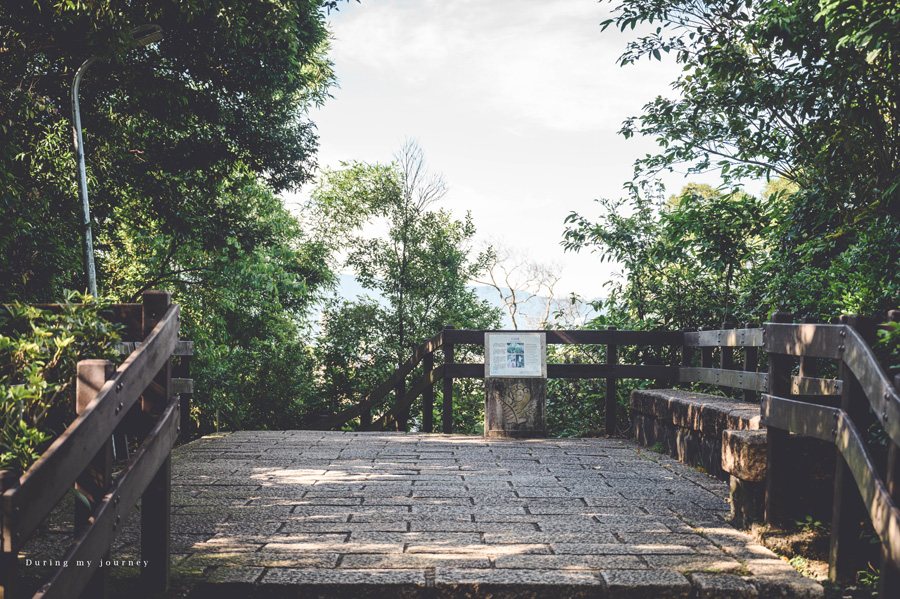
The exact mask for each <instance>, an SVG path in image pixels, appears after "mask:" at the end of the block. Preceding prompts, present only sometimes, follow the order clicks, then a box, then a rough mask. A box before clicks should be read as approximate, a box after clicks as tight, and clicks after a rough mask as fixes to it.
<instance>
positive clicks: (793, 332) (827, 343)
mask: <svg viewBox="0 0 900 599" xmlns="http://www.w3.org/2000/svg"><path fill="white" fill-rule="evenodd" d="M845 328H846V327H844V325H840V324H791V323H774V322H767V323H766V324H765V326H764V330H765V339H766V343H765V348H766V351H767V352H769V353H770V354H785V355H789V356H809V357H812V358H828V359H831V360H840V359H841V358H842V357H843V356H842V353H843V350H842V349H841V347H842V346H843V343H844V341H843V340H844V336H842V335H841V332H843V331H844V330H845Z"/></svg>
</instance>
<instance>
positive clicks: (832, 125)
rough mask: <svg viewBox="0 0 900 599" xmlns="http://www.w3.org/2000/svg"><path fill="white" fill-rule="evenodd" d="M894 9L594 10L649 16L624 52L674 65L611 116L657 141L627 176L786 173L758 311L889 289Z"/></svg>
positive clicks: (897, 180) (894, 232) (896, 189)
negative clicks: (650, 94) (641, 101)
mask: <svg viewBox="0 0 900 599" xmlns="http://www.w3.org/2000/svg"><path fill="white" fill-rule="evenodd" d="M820 4H821V5H820ZM857 17H860V18H859V19H857ZM896 19H897V10H896V6H895V3H892V2H883V1H881V0H872V1H868V2H863V3H857V2H845V1H844V0H833V1H825V2H822V3H819V2H817V1H813V0H798V1H794V2H789V3H784V2H781V1H778V0H742V1H734V0H712V1H710V2H703V3H696V2H685V1H681V0H663V1H661V2H652V3H646V2H641V1H638V0H624V1H622V2H619V3H618V6H617V8H616V14H615V16H614V17H613V18H612V19H610V20H608V21H606V22H605V23H604V27H608V26H616V27H618V28H620V29H625V28H629V27H631V28H634V27H635V26H636V25H637V24H638V23H647V24H650V23H652V24H654V25H656V27H655V28H654V29H653V30H651V32H650V33H649V34H647V35H643V36H641V37H640V38H639V39H637V40H636V41H634V42H633V43H631V44H629V46H628V47H627V49H626V51H625V53H624V54H623V55H622V57H621V58H620V62H621V64H623V65H627V64H630V63H633V62H635V61H636V60H638V59H640V58H642V57H651V58H661V56H662V54H663V53H665V52H670V53H673V54H674V55H675V57H676V60H677V61H678V62H679V63H680V64H682V65H683V71H682V75H681V76H680V77H679V78H678V79H677V80H676V81H675V82H674V83H673V89H674V92H675V93H674V95H673V96H672V97H659V98H657V99H655V100H654V101H652V102H651V103H649V104H648V105H646V106H645V107H644V110H643V114H641V115H640V116H638V117H635V118H631V119H628V120H627V121H626V122H625V124H624V126H623V128H622V131H621V133H622V134H624V135H625V136H631V135H634V134H638V133H640V134H644V135H651V136H654V137H655V138H656V139H657V141H658V143H659V144H660V150H659V152H657V153H655V154H651V155H648V156H647V157H645V158H643V159H640V160H639V161H638V162H637V163H636V167H635V168H636V172H635V176H636V178H637V179H641V178H643V177H648V176H653V175H654V174H655V173H657V172H659V171H661V170H666V169H673V168H674V167H675V166H676V165H678V164H686V165H687V166H688V170H689V172H701V171H706V170H709V169H712V168H717V169H718V170H719V171H720V173H721V174H722V176H723V178H724V180H725V181H726V182H736V181H739V180H740V179H741V178H744V177H748V176H749V177H783V178H784V179H786V180H788V181H790V182H791V183H793V184H795V185H796V186H797V188H798V191H797V192H796V193H793V194H790V195H782V196H780V197H779V198H778V199H777V201H773V202H770V203H769V206H768V209H769V210H770V211H771V212H772V214H777V215H778V217H779V218H778V219H776V222H777V223H778V226H777V227H775V228H773V229H772V230H771V239H772V241H773V243H772V251H771V253H770V259H771V262H770V263H769V264H768V265H767V266H766V268H767V269H768V271H769V272H771V273H773V274H774V276H771V277H769V278H768V280H767V281H766V282H765V289H762V290H760V293H759V294H758V295H759V297H760V298H761V299H762V301H763V302H764V305H759V306H758V308H760V309H761V310H771V309H777V308H783V309H788V310H792V311H796V312H799V313H801V314H808V315H817V316H827V317H831V316H834V315H836V313H840V312H842V311H864V312H875V311H881V310H883V309H885V308H886V307H890V306H891V305H894V304H896V303H897V302H898V301H900V275H898V274H897V270H896V269H895V268H892V267H891V266H889V265H890V264H894V263H896V261H897V260H898V259H900V244H898V240H900V219H898V216H897V215H898V214H900V209H898V202H900V127H898V122H900V121H898V119H900V88H898V86H897V85H896V82H897V81H898V76H900V62H898V61H897V54H896V47H895V46H896V36H895V35H893V34H892V31H894V30H892V29H891V25H892V24H893V23H895V22H896ZM864 255H873V256H876V260H877V267H876V268H870V267H869V263H867V262H865V261H864V260H862V259H861V257H862V256H864ZM859 270H864V271H865V274H864V275H862V276H860V274H859Z"/></svg>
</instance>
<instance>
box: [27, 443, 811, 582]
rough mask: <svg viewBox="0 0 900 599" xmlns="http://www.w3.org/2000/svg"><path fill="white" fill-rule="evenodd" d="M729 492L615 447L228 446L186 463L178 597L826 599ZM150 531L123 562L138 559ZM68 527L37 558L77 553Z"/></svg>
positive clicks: (656, 457) (199, 446) (132, 521)
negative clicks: (738, 510) (733, 512)
mask: <svg viewBox="0 0 900 599" xmlns="http://www.w3.org/2000/svg"><path fill="white" fill-rule="evenodd" d="M727 497H728V489H727V486H726V485H725V484H723V483H721V482H719V481H718V480H716V479H714V478H711V477H708V476H706V475H705V474H703V473H701V472H698V471H697V470H693V469H691V468H688V467H686V466H684V465H683V464H681V463H679V462H677V461H674V460H672V459H670V458H668V457H666V456H662V455H660V454H657V453H653V452H648V451H647V450H646V449H643V448H641V447H639V446H637V445H635V444H633V443H631V442H628V441H622V440H618V439H543V440H506V439H498V440H491V441H487V440H485V439H483V438H481V437H467V436H454V435H415V434H409V435H407V434H401V433H340V432H319V431H288V432H238V433H233V434H220V435H216V436H210V437H206V438H203V439H200V440H198V441H195V442H193V443H190V444H188V445H185V446H182V447H180V448H178V449H176V450H175V452H174V454H173V497H172V508H173V515H172V554H173V562H174V566H173V575H172V583H173V589H172V590H171V591H170V592H169V593H168V594H167V596H168V597H187V598H189V599H196V598H205V597H216V598H230V597H234V598H238V597H240V598H255V597H258V598H263V597H266V598H270V597H271V598H287V597H291V598H298V597H299V598H304V599H307V598H321V599H326V598H336V597H341V598H344V597H346V598H348V599H350V598H353V599H356V598H366V597H373V598H374V597H389V598H398V599H404V598H420V597H421V598H428V599H443V598H485V599H486V598H491V599H503V598H516V599H532V598H533V599H537V598H553V599H563V598H569V597H571V598H582V597H584V598H587V597H591V598H596V599H605V598H611V599H612V598H648V599H665V598H670V597H672V598H674V597H678V598H685V599H688V598H691V599H704V598H706V599H711V598H724V597H727V598H728V599H745V598H747V599H749V598H763V599H764V598H769V597H779V598H780V597H784V598H788V597H790V598H800V599H803V598H817V597H821V596H822V588H821V587H820V586H819V585H818V584H817V583H815V582H814V581H812V580H809V579H806V578H803V577H802V576H800V575H799V574H798V573H796V572H795V571H794V570H793V569H792V568H791V567H790V566H789V565H788V564H787V563H786V562H784V561H782V560H781V559H779V558H778V557H776V556H775V555H774V554H773V553H771V552H770V551H769V550H767V549H765V548H763V547H761V546H760V545H758V544H756V543H755V542H754V541H753V540H752V539H751V538H750V537H749V536H747V535H745V534H743V533H741V532H738V531H736V530H735V529H734V528H732V527H731V526H729V525H728V524H727V523H725V520H724V519H725V518H727V516H728V513H729V509H728V507H729V506H728V504H727V503H726V498H727ZM138 520H139V518H137V517H131V518H129V520H128V522H127V526H126V527H125V529H124V530H123V533H122V535H120V537H121V539H120V541H119V544H118V545H117V546H116V547H115V548H114V550H113V552H112V555H111V558H112V559H123V560H128V559H138V557H137V555H138V551H137V547H138V546H139V542H138V537H137V531H136V524H137V521H138ZM54 526H55V525H51V526H50V528H49V530H47V531H45V534H43V535H42V536H40V537H39V538H38V539H36V540H35V542H34V543H32V544H31V545H32V546H31V547H30V555H32V556H36V557H40V556H42V555H44V556H46V555H53V552H54V551H56V552H58V547H60V546H63V545H61V543H62V540H63V539H62V536H58V537H57V538H54V534H57V535H62V534H63V532H62V529H61V528H60V529H58V530H57V529H54ZM26 570H27V569H26ZM111 573H112V574H113V576H114V577H116V578H119V579H124V580H119V582H120V583H123V582H126V583H127V579H128V577H131V579H132V580H134V576H135V575H136V574H137V569H136V568H130V567H127V566H120V567H118V568H114V569H113V570H112V571H111ZM132 585H133V583H132ZM120 588H126V589H127V588H128V587H127V585H126V586H125V587H120ZM119 593H120V594H121V595H122V596H131V593H130V592H129V591H124V592H123V591H120V592H119ZM113 596H118V595H117V594H115V593H114V595H113Z"/></svg>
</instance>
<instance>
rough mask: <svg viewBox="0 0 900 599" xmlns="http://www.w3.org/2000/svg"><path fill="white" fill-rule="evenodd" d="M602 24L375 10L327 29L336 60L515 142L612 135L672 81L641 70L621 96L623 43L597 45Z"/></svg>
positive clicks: (365, 7)
mask: <svg viewBox="0 0 900 599" xmlns="http://www.w3.org/2000/svg"><path fill="white" fill-rule="evenodd" d="M608 15H609V13H608V7H607V5H606V4H600V3H598V2H596V1H594V0H555V1H552V0H526V1H522V0H491V1H490V2H487V1H484V0H482V1H474V0H469V1H459V0H453V1H447V0H442V1H441V0H422V1H419V2H378V1H374V2H369V3H363V4H362V5H359V6H352V7H347V9H346V11H345V12H343V13H339V15H338V18H336V19H335V20H334V22H333V29H334V31H335V35H336V37H337V38H338V40H339V43H336V44H335V53H334V60H335V62H336V64H337V66H338V71H339V75H340V72H341V70H343V69H348V70H354V69H357V68H358V69H360V70H365V71H367V72H368V75H369V76H370V77H374V78H379V79H384V80H388V81H392V82H394V84H395V85H398V86H400V87H401V90H406V92H407V93H413V92H414V93H416V94H421V96H422V97H423V98H425V99H426V101H428V102H431V103H434V102H438V101H440V102H456V103H467V102H472V101H473V100H474V101H476V102H478V105H479V107H480V109H481V111H484V112H486V113H487V114H488V115H489V116H490V117H491V118H495V119H500V120H501V122H502V123H503V124H504V125H505V126H506V127H507V129H508V130H514V131H517V132H519V133H524V132H525V131H526V130H527V128H528V126H538V127H541V128H548V129H555V130H566V131H584V130H615V129H618V126H619V124H620V123H621V121H622V119H623V118H624V117H626V116H629V114H630V112H628V111H629V110H632V109H633V107H634V106H635V98H637V99H638V101H639V102H644V101H646V100H649V99H650V97H652V95H653V94H654V93H658V82H659V80H660V76H666V77H668V78H669V79H671V77H670V76H669V75H670V74H671V73H672V72H673V71H672V67H671V66H670V65H661V64H659V63H655V64H650V63H648V64H645V65H641V66H639V67H638V69H639V70H641V71H643V73H642V74H643V76H641V77H632V78H630V79H629V85H628V86H625V87H623V86H622V85H621V78H620V77H618V75H620V70H621V69H620V68H619V67H618V66H617V65H616V63H615V59H616V57H617V56H618V55H619V54H620V53H621V51H622V49H623V48H624V42H625V38H624V37H623V36H622V35H620V34H618V33H617V32H615V31H613V30H611V29H610V30H607V32H605V33H604V34H603V35H601V33H600V23H601V21H603V20H604V19H605V18H607V17H608ZM663 73H665V75H663Z"/></svg>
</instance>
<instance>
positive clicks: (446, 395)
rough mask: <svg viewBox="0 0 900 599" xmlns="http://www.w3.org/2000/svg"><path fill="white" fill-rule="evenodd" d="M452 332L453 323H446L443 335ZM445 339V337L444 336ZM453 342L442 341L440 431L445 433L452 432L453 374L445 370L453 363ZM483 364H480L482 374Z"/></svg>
mask: <svg viewBox="0 0 900 599" xmlns="http://www.w3.org/2000/svg"><path fill="white" fill-rule="evenodd" d="M451 333H453V325H447V326H445V327H444V335H450V334H451ZM445 339H446V337H445ZM453 353H454V349H453V343H452V342H450V341H445V342H444V381H443V383H441V386H442V387H443V388H442V389H441V393H442V395H443V397H442V401H443V404H442V405H441V432H443V433H444V434H445V435H449V434H450V433H452V432H453V375H451V374H449V373H448V372H447V370H448V369H449V368H450V365H451V364H453ZM483 370H484V365H482V376H484V372H483Z"/></svg>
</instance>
